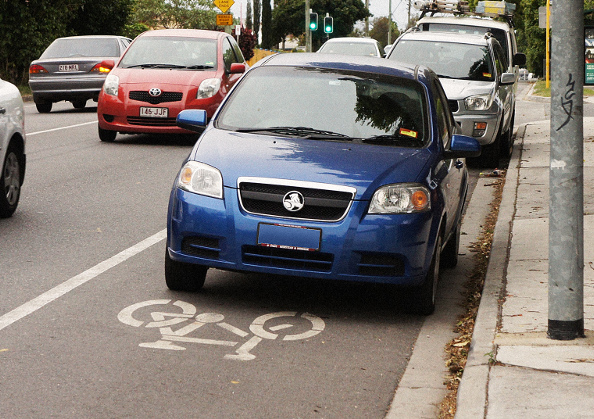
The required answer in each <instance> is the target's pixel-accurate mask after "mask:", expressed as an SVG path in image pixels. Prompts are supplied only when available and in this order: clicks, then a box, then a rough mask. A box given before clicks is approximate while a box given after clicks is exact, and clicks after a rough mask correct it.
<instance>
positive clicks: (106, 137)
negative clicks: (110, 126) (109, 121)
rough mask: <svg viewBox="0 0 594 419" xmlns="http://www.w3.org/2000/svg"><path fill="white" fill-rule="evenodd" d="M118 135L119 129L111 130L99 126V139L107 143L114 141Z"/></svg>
mask: <svg viewBox="0 0 594 419" xmlns="http://www.w3.org/2000/svg"><path fill="white" fill-rule="evenodd" d="M117 135H118V132H117V131H110V130H107V129H103V128H101V127H99V139H100V140H101V141H103V142H106V143H113V142H114V141H115V139H116V136H117Z"/></svg>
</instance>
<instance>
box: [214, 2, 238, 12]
mask: <svg viewBox="0 0 594 419" xmlns="http://www.w3.org/2000/svg"><path fill="white" fill-rule="evenodd" d="M213 3H214V5H215V6H216V7H218V8H219V9H220V10H221V12H223V13H225V12H227V10H229V9H230V8H231V6H233V5H234V4H235V2H234V1H233V0H214V2H213Z"/></svg>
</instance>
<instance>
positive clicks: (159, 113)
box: [140, 106, 169, 118]
mask: <svg viewBox="0 0 594 419" xmlns="http://www.w3.org/2000/svg"><path fill="white" fill-rule="evenodd" d="M140 116H146V117H148V118H167V117H168V116H169V109H168V108H146V107H144V106H141V107H140Z"/></svg>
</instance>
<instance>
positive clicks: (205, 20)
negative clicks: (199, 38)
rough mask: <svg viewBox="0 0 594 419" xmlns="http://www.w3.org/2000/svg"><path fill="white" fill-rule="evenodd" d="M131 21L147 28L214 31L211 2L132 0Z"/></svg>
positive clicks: (199, 0) (214, 15) (204, 0)
mask: <svg viewBox="0 0 594 419" xmlns="http://www.w3.org/2000/svg"><path fill="white" fill-rule="evenodd" d="M134 1H135V5H134V8H133V12H132V16H131V21H132V22H135V23H141V24H144V25H146V26H148V27H149V28H188V29H215V28H216V15H217V12H216V10H215V9H214V4H213V2H212V0H134Z"/></svg>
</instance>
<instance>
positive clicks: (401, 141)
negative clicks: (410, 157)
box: [361, 134, 421, 147]
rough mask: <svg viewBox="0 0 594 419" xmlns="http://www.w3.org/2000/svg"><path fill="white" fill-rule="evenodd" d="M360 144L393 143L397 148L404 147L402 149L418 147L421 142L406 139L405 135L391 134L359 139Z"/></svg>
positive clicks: (409, 138)
mask: <svg viewBox="0 0 594 419" xmlns="http://www.w3.org/2000/svg"><path fill="white" fill-rule="evenodd" d="M361 142H363V143H369V144H390V143H395V144H397V145H399V146H404V147H413V146H418V145H419V144H421V141H419V140H418V139H415V138H411V137H407V136H405V135H391V134H382V135H374V136H373V137H369V138H361Z"/></svg>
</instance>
